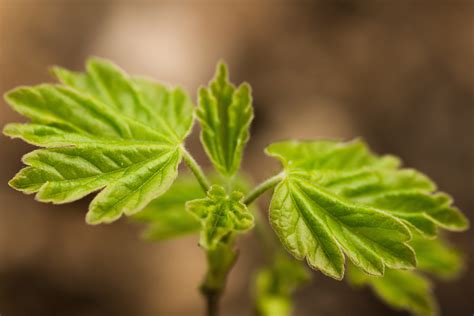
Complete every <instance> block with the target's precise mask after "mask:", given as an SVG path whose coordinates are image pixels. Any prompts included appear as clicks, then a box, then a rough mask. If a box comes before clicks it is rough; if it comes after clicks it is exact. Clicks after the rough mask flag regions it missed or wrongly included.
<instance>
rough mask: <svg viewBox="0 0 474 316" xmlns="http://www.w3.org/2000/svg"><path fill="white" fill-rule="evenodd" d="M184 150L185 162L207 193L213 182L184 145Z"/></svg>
mask: <svg viewBox="0 0 474 316" xmlns="http://www.w3.org/2000/svg"><path fill="white" fill-rule="evenodd" d="M182 152H183V159H184V162H185V163H186V165H187V166H188V168H189V170H191V172H192V173H193V174H194V176H195V177H196V179H197V181H198V182H199V185H200V186H201V188H202V189H203V191H204V193H207V191H209V188H210V187H211V184H210V182H209V180H208V179H207V177H206V175H205V174H204V172H203V171H202V169H201V166H199V164H198V163H197V161H196V160H195V159H194V158H193V156H191V154H190V153H189V152H188V151H187V150H186V149H185V148H184V147H182Z"/></svg>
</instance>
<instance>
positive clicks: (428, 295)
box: [4, 58, 468, 316]
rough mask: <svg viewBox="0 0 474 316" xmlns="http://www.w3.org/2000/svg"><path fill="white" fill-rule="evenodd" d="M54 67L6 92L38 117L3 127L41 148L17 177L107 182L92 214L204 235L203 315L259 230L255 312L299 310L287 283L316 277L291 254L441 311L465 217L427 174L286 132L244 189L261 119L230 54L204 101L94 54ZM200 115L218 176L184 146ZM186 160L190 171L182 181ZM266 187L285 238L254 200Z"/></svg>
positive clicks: (81, 190)
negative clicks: (50, 76) (244, 243)
mask: <svg viewBox="0 0 474 316" xmlns="http://www.w3.org/2000/svg"><path fill="white" fill-rule="evenodd" d="M53 73H54V75H55V76H56V77H57V78H58V79H59V81H60V84H43V85H39V86H34V87H20V88H17V89H15V90H13V91H10V92H8V93H7V94H6V96H5V99H6V101H7V102H8V104H10V106H11V107H12V108H13V109H14V110H15V111H17V112H18V113H20V114H22V115H24V116H25V117H27V118H29V119H30V122H29V123H25V124H20V123H12V124H8V125H7V126H5V128H4V134H5V135H8V136H10V137H12V138H20V139H22V140H24V141H26V142H28V143H30V144H33V145H36V146H39V147H42V149H38V150H34V151H32V152H30V153H28V154H26V155H25V156H24V157H23V162H24V163H25V164H26V165H27V166H26V167H25V168H24V169H22V170H20V172H19V173H18V174H17V175H16V176H15V177H14V178H13V179H12V180H11V181H10V183H9V184H10V185H11V186H12V187H13V188H15V189H17V190H20V191H23V192H25V193H28V194H30V193H36V199H37V200H38V201H41V202H52V203H56V204H60V203H68V202H72V201H75V200H78V199H81V198H83V197H84V196H86V195H89V194H91V193H93V192H96V191H100V192H99V193H98V194H97V195H96V197H95V198H94V199H93V200H92V202H91V203H90V205H89V211H88V213H87V215H86V221H87V223H89V224H100V223H110V222H113V221H115V220H117V219H118V218H120V217H121V216H122V215H123V214H125V215H127V216H130V215H134V216H133V220H135V221H141V222H144V223H147V225H148V228H147V230H146V231H145V233H144V238H146V239H148V240H154V241H158V240H164V239H169V238H176V237H179V236H183V235H185V234H197V233H199V234H200V239H199V245H200V247H201V248H202V249H203V250H204V252H205V254H206V257H207V261H208V272H207V274H206V276H205V278H204V280H203V282H202V284H201V287H200V289H201V292H202V293H203V295H204V296H205V297H206V299H207V304H208V315H216V314H217V306H218V300H219V298H220V296H221V294H222V292H223V290H224V287H225V283H226V278H227V275H228V273H229V272H230V270H231V269H232V266H233V265H234V263H235V261H236V260H237V257H238V252H237V250H236V245H235V241H236V239H237V237H238V235H239V234H243V233H247V232H248V231H250V230H251V229H252V228H254V227H256V229H257V231H258V232H259V236H260V240H261V242H262V245H263V247H264V250H265V251H266V264H265V266H263V267H262V268H261V269H260V271H259V272H258V273H257V274H256V278H255V287H254V294H255V300H256V311H257V313H258V314H260V315H264V316H265V315H272V316H274V315H277V316H278V315H280V316H285V315H289V314H290V313H291V310H292V305H293V304H292V300H291V295H292V292H293V291H294V290H295V289H296V288H297V287H299V286H300V285H301V284H303V283H305V282H306V281H307V280H308V278H309V273H308V271H307V270H306V269H304V267H303V266H302V265H301V264H300V263H299V262H298V261H297V260H303V259H304V260H306V262H307V263H308V265H309V266H310V267H311V268H312V269H314V270H319V271H320V272H322V273H323V274H325V275H327V276H329V277H332V278H334V279H336V280H341V279H342V278H343V277H344V273H345V270H346V269H345V266H347V274H348V279H349V281H350V283H351V284H353V285H358V286H362V285H368V286H370V287H371V288H372V289H373V290H374V292H375V293H376V294H377V295H378V296H379V297H380V298H381V299H382V300H384V301H385V302H386V303H387V304H389V305H391V306H393V307H395V308H402V309H406V310H409V311H411V312H412V313H414V314H420V315H433V314H436V312H437V309H436V303H435V298H434V297H433V295H432V292H431V288H432V285H431V283H430V281H429V280H428V279H427V277H426V276H425V274H424V273H425V272H427V273H431V274H434V275H437V276H440V277H442V278H449V277H452V276H454V275H456V274H457V273H458V272H459V270H460V267H461V265H462V261H461V258H460V255H459V253H458V252H457V251H455V250H453V249H452V248H451V247H450V246H448V245H447V244H446V242H445V241H444V240H443V239H441V237H437V235H438V228H444V229H446V230H451V231H462V230H465V229H467V228H468V221H467V219H466V218H465V217H464V216H463V214H462V213H461V212H460V211H459V210H458V209H456V208H455V207H453V206H452V199H451V198H450V197H449V196H448V195H447V194H445V193H441V192H437V191H436V187H435V184H434V183H433V182H432V181H431V180H430V179H429V178H428V177H426V176H425V175H423V174H422V173H420V172H418V171H416V170H413V169H406V168H401V166H400V160H399V159H398V158H396V157H393V156H377V155H375V154H374V153H372V152H371V151H370V150H369V149H368V147H367V145H366V144H365V143H364V142H363V141H361V140H354V141H351V142H337V141H327V140H325V141H285V142H279V143H274V144H271V145H270V146H268V147H267V148H266V153H267V154H268V155H269V156H271V157H273V158H276V159H278V160H279V161H280V163H281V165H282V170H281V172H279V173H278V174H277V175H275V176H273V177H270V178H269V179H267V180H265V181H263V182H262V183H261V184H259V185H257V186H255V187H254V188H253V189H250V185H249V181H247V178H246V177H245V176H244V174H243V173H242V171H241V170H240V162H241V159H242V153H243V150H244V147H245V144H246V143H247V141H248V139H249V127H250V123H251V121H252V118H253V108H252V97H251V89H250V86H249V85H248V84H246V83H244V84H241V85H240V86H239V87H235V86H234V85H233V84H232V83H230V82H229V79H228V71H227V67H226V65H225V64H224V63H220V64H219V65H218V67H217V71H216V75H215V78H214V79H213V80H212V81H211V82H210V83H209V85H208V86H207V87H202V88H200V90H199V98H198V105H197V107H195V106H194V105H193V104H192V101H191V98H190V97H189V96H188V94H187V93H186V92H185V91H184V90H183V89H181V88H179V87H173V88H172V87H168V86H165V85H163V84H160V83H157V82H155V81H153V80H151V79H146V78H141V77H133V76H132V77H131V76H128V75H126V74H125V73H124V72H123V71H122V70H120V69H119V68H118V67H117V66H115V65H114V64H112V63H110V62H108V61H105V60H101V59H95V58H94V59H90V60H89V61H88V62H87V66H86V72H85V73H76V72H71V71H68V70H65V69H62V68H54V69H53ZM195 118H196V120H197V121H198V122H199V124H200V126H201V142H202V144H203V146H204V149H205V152H206V153H207V156H208V157H209V159H210V161H211V162H212V164H213V165H214V167H215V169H216V170H217V172H218V173H217V174H216V173H212V174H211V175H210V176H209V175H206V174H205V173H204V172H203V170H202V169H201V167H200V166H199V164H198V163H197V162H196V160H195V159H194V158H193V156H192V155H191V154H190V153H189V152H188V151H187V149H186V148H185V146H184V142H185V140H186V138H187V136H188V135H189V133H190V131H191V129H192V126H193V122H194V120H195ZM182 161H184V163H185V164H186V165H187V167H188V169H189V171H190V174H189V173H183V174H180V175H179V177H178V166H179V165H180V164H181V162H182ZM209 179H210V180H212V181H210V180H209ZM267 191H273V196H272V199H271V203H270V207H269V218H270V224H271V226H272V227H273V230H274V232H275V233H276V236H277V238H274V237H273V236H272V234H271V232H270V231H269V230H268V229H267V227H266V226H265V222H264V221H262V220H261V217H260V211H259V210H258V209H257V208H256V207H254V206H251V205H252V203H253V202H254V201H255V200H256V199H257V198H258V197H260V196H261V195H262V194H263V193H265V192H267ZM278 240H279V242H278ZM280 244H281V245H282V246H283V247H280ZM284 249H286V250H287V251H286V252H285V251H284ZM287 253H289V254H291V255H292V256H293V257H294V258H295V259H297V260H294V259H292V258H291V257H290V256H288V255H287ZM347 259H348V260H347ZM415 268H417V270H415Z"/></svg>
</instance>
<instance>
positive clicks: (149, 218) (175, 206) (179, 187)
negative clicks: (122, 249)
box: [133, 174, 205, 241]
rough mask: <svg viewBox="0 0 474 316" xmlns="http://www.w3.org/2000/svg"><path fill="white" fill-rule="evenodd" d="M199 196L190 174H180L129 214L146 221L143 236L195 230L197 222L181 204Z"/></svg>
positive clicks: (156, 238) (154, 237)
mask: <svg viewBox="0 0 474 316" xmlns="http://www.w3.org/2000/svg"><path fill="white" fill-rule="evenodd" d="M203 197H205V194H204V193H203V191H202V188H201V187H200V185H199V183H198V182H197V181H196V179H195V178H194V177H192V176H191V175H186V174H184V175H180V176H179V177H178V178H177V179H176V181H175V182H174V183H173V185H172V186H171V187H170V189H169V190H168V191H167V192H166V193H165V194H163V195H161V196H159V197H158V198H156V199H155V200H153V201H151V202H150V203H149V204H148V205H147V206H146V207H145V208H144V209H143V211H141V212H139V213H137V214H136V215H135V216H134V217H133V218H134V219H136V220H138V221H140V222H143V223H147V224H148V226H147V229H146V230H145V232H144V233H143V238H145V239H147V240H151V241H160V240H165V239H170V238H175V237H179V236H183V235H188V234H193V233H197V232H198V231H199V229H200V228H201V223H200V222H199V220H198V219H197V218H196V217H195V216H194V215H193V214H191V213H190V212H186V210H185V204H186V202H187V201H190V200H194V199H199V198H203Z"/></svg>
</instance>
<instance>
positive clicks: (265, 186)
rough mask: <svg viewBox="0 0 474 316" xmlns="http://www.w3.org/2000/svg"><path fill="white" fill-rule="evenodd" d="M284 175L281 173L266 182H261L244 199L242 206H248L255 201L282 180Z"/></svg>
mask: <svg viewBox="0 0 474 316" xmlns="http://www.w3.org/2000/svg"><path fill="white" fill-rule="evenodd" d="M283 177H284V175H283V174H282V173H280V174H277V175H276V176H273V177H271V178H268V179H267V180H265V181H263V182H262V183H260V184H259V185H257V186H256V187H255V188H254V189H253V190H252V191H251V192H250V193H249V194H247V196H246V197H245V198H244V204H246V205H249V204H250V203H252V202H253V201H255V200H256V199H257V198H258V197H259V196H260V195H262V194H263V193H265V192H266V191H268V190H270V189H273V188H274V187H275V186H276V185H277V184H278V183H279V182H280V181H281V180H283Z"/></svg>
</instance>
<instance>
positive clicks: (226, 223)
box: [186, 185, 254, 249]
mask: <svg viewBox="0 0 474 316" xmlns="http://www.w3.org/2000/svg"><path fill="white" fill-rule="evenodd" d="M242 200H243V194H242V193H240V192H239V191H233V192H232V193H231V194H230V195H227V193H226V192H225V190H224V188H223V187H222V186H220V185H213V186H211V188H210V189H209V191H208V193H207V197H206V198H203V199H197V200H192V201H189V202H187V203H186V209H187V210H188V211H190V212H191V213H193V214H195V215H196V216H197V217H198V218H199V219H200V220H201V223H202V231H201V238H200V245H201V246H202V247H204V248H205V249H214V248H215V247H216V246H217V244H218V243H219V242H221V241H223V240H224V239H225V238H226V237H228V236H229V235H232V234H233V233H236V232H244V231H246V230H248V229H250V228H252V227H253V224H254V219H253V215H252V213H251V212H250V211H249V210H248V208H247V206H245V204H243V203H242Z"/></svg>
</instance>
